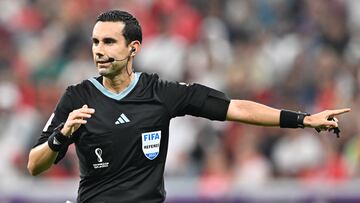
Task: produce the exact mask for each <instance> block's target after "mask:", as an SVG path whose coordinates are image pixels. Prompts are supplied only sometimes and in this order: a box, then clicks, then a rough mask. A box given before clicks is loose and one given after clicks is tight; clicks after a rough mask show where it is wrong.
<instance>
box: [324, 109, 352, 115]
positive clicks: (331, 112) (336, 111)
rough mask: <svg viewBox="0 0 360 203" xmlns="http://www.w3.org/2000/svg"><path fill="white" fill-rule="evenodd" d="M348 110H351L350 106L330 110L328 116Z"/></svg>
mask: <svg viewBox="0 0 360 203" xmlns="http://www.w3.org/2000/svg"><path fill="white" fill-rule="evenodd" d="M350 110H351V109H350V108H345V109H336V110H330V112H329V116H336V115H340V114H343V113H347V112H349V111H350Z"/></svg>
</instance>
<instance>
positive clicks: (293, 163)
mask: <svg viewBox="0 0 360 203" xmlns="http://www.w3.org/2000/svg"><path fill="white" fill-rule="evenodd" d="M0 7H1V8H2V12H0V39H1V43H0V129H1V130H0V154H1V158H2V160H3V161H2V164H1V165H2V166H1V167H0V177H1V178H2V177H14V178H27V177H28V176H29V174H28V173H27V170H26V164H27V158H28V157H27V156H28V152H29V150H30V148H31V147H32V146H33V145H34V143H35V141H36V140H37V138H38V137H39V135H40V133H41V130H42V128H43V126H44V125H45V123H46V121H47V120H48V118H49V116H50V115H51V113H52V111H53V109H54V107H55V105H56V104H57V102H58V100H59V98H60V97H61V95H62V93H63V92H64V90H65V88H66V87H67V86H68V85H71V84H75V83H78V82H80V81H82V80H84V79H88V78H90V77H92V76H96V75H97V72H96V68H95V66H94V64H93V61H92V56H91V32H92V27H93V25H94V22H95V18H96V16H97V15H98V14H99V13H100V12H102V11H104V10H107V9H121V10H126V11H129V12H130V13H132V14H134V15H135V16H136V17H137V18H138V20H139V21H140V24H141V26H142V28H143V35H144V41H143V45H142V49H141V52H140V53H139V54H138V55H137V56H136V58H135V70H136V71H142V72H149V73H153V72H155V73H158V74H159V75H160V77H161V78H162V79H165V80H170V81H181V82H187V83H201V84H204V85H207V86H209V87H213V88H215V89H218V90H221V91H223V92H225V93H226V94H227V95H228V96H229V97H230V98H238V99H248V100H253V101H257V102H260V103H264V104H266V105H269V106H272V107H276V108H285V109H292V110H299V111H306V112H309V113H314V112H318V111H322V110H325V109H333V108H344V107H351V108H352V111H351V112H350V113H348V114H346V115H344V116H341V117H340V118H339V120H340V123H339V124H340V129H341V134H340V135H341V137H340V138H336V136H335V135H334V134H332V133H329V132H322V133H320V134H318V133H317V132H316V131H315V130H313V129H305V130H303V129H295V130H292V129H279V128H269V127H267V128H266V127H258V126H250V125H245V124H238V123H232V122H211V121H208V120H205V119H199V118H194V117H189V116H186V117H185V118H180V119H178V118H176V119H174V120H173V121H172V123H171V126H170V144H169V155H168V161H167V166H166V176H167V177H194V178H198V179H199V186H200V188H201V191H202V193H203V194H204V195H219V194H222V193H224V192H226V191H228V190H231V188H233V187H234V186H244V187H256V186H261V185H263V184H266V183H268V182H269V181H272V180H276V179H279V178H280V179H281V178H290V179H294V180H298V181H299V182H300V183H304V184H322V183H324V182H327V183H330V184H342V183H345V182H347V181H351V180H353V179H357V178H359V177H360V139H359V135H358V132H360V108H359V107H360V94H359V93H360V89H359V87H360V21H359V20H358V19H360V1H358V0H316V1H314V0H271V1H268V0H77V1H74V0H54V1H51V2H50V1H47V0H17V1H13V0H1V1H0ZM78 173H79V172H78V165H77V158H76V153H75V149H74V146H71V147H70V150H69V151H68V154H67V156H66V158H65V159H64V160H63V161H62V162H61V163H59V164H57V165H56V166H55V167H53V168H52V169H51V170H50V171H48V172H46V173H45V174H44V175H42V176H41V178H78ZM214 188H217V189H216V191H214Z"/></svg>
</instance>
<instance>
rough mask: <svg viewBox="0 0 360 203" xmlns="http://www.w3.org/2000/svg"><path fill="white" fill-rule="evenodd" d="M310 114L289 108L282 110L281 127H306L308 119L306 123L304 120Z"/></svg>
mask: <svg viewBox="0 0 360 203" xmlns="http://www.w3.org/2000/svg"><path fill="white" fill-rule="evenodd" d="M309 115H310V114H308V113H303V112H295V111H289V110H281V112H280V127H281V128H304V127H305V126H308V119H306V123H304V120H305V118H306V117H308V116H309Z"/></svg>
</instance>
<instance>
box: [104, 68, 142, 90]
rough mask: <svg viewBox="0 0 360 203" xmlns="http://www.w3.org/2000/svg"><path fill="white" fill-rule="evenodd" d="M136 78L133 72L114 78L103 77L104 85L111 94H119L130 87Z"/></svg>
mask: <svg viewBox="0 0 360 203" xmlns="http://www.w3.org/2000/svg"><path fill="white" fill-rule="evenodd" d="M134 77H135V74H134V73H133V72H131V73H130V75H129V74H128V73H127V72H125V73H124V72H123V73H121V74H119V75H117V76H115V77H113V78H108V77H103V81H102V84H103V85H104V87H105V88H106V89H107V90H109V91H110V92H112V93H116V94H118V93H120V92H122V91H123V90H124V89H126V88H127V87H128V86H129V85H130V83H131V81H132V80H133V79H134Z"/></svg>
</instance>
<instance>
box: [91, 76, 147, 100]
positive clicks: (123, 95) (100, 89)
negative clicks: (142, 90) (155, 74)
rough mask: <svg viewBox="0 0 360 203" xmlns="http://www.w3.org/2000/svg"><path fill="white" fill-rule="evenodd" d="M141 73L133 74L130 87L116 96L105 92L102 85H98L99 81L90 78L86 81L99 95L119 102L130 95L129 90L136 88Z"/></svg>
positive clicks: (107, 91)
mask: <svg viewBox="0 0 360 203" xmlns="http://www.w3.org/2000/svg"><path fill="white" fill-rule="evenodd" d="M140 75H141V72H135V77H134V80H133V81H131V83H130V85H129V86H128V87H127V88H125V89H124V90H123V91H122V92H120V93H118V94H116V93H112V92H110V91H109V90H107V89H106V88H105V87H104V86H103V85H102V84H100V83H99V81H97V80H96V78H90V79H88V80H89V81H90V82H91V83H92V84H93V85H94V86H95V87H96V88H97V89H98V90H99V91H100V92H101V93H103V94H104V95H105V96H107V97H110V98H112V99H115V100H121V99H122V98H124V97H125V96H126V95H128V94H129V93H130V91H131V90H133V89H134V88H135V86H136V84H137V83H138V81H139V78H140Z"/></svg>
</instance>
